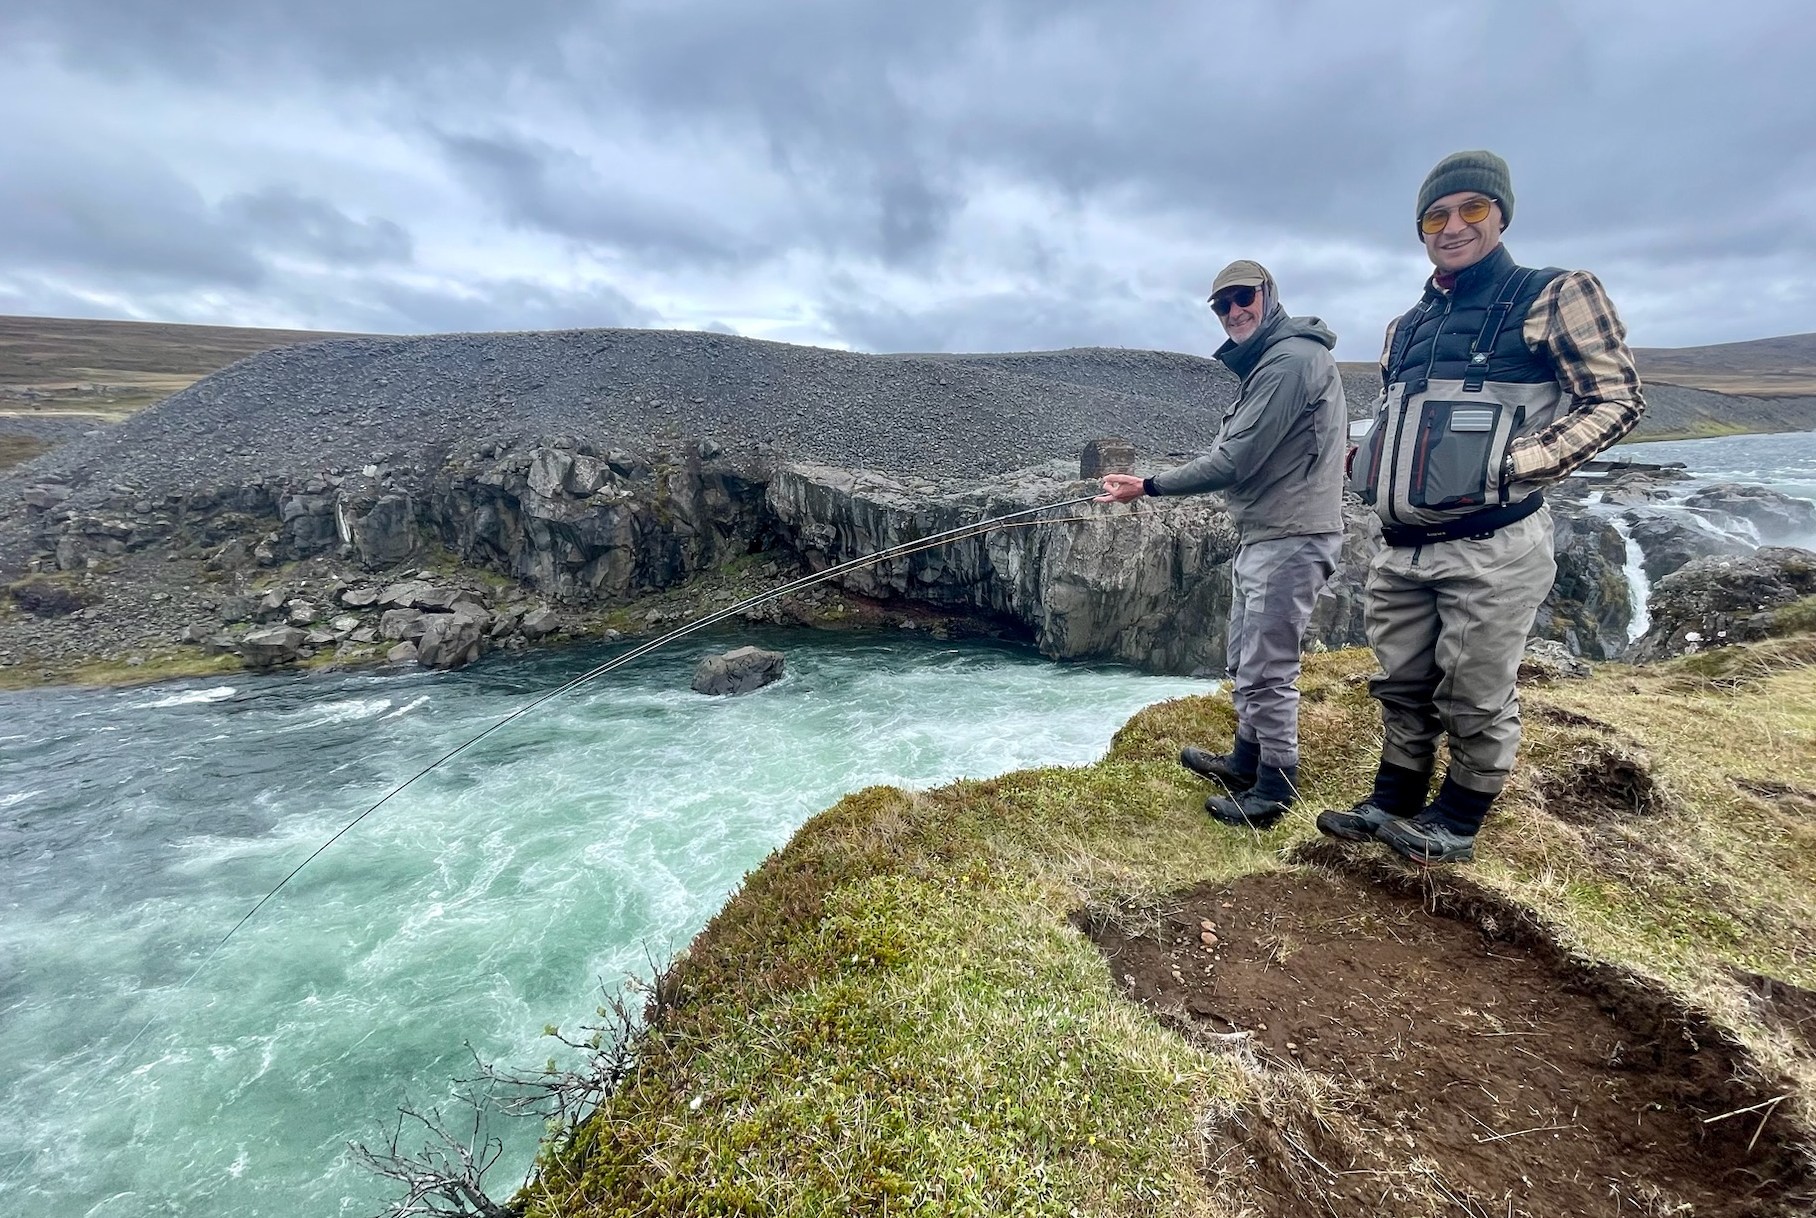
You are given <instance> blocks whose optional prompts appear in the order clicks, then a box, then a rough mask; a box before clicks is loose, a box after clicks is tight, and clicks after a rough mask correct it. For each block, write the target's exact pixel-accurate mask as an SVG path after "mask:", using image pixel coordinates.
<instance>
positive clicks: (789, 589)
mask: <svg viewBox="0 0 1816 1218" xmlns="http://www.w3.org/2000/svg"><path fill="white" fill-rule="evenodd" d="M1096 498H1097V496H1096V495H1095V494H1091V495H1080V496H1079V497H1078V498H1076V499H1062V500H1060V501H1059V502H1057V503H1045V504H1041V505H1039V506H1038V507H1031V508H1023V509H1021V510H1020V511H1015V512H1008V513H1006V514H1004V515H1001V516H993V517H991V518H990V519H988V520H979V521H974V522H973V523H971V524H964V525H958V526H956V527H954V528H950V529H947V530H945V531H944V532H940V533H933V534H930V535H928V536H926V537H920V538H916V539H914V540H912V541H905V542H901V543H899V544H897V545H894V546H890V547H888V548H887V549H883V550H878V551H876V552H874V553H871V554H866V555H862V556H860V557H858V558H851V559H847V560H845V561H844V562H841V563H837V564H835V565H833V566H830V567H827V568H826V569H825V570H823V571H816V572H814V573H813V574H811V575H804V576H802V577H801V578H799V579H796V580H792V581H790V582H789V583H786V584H783V585H782V586H780V587H778V588H772V589H770V590H769V591H768V592H761V593H758V594H757V595H755V596H751V597H746V598H745V599H744V600H741V601H738V602H737V603H735V604H732V605H728V606H726V607H725V608H723V609H718V610H715V611H714V612H712V613H709V614H707V615H705V616H704V617H701V618H698V619H696V620H694V621H691V622H688V623H686V624H684V625H681V626H678V627H676V628H675V629H673V630H670V631H669V632H668V633H666V634H663V635H660V636H658V637H656V638H654V639H650V640H647V641H645V642H643V643H640V644H638V645H637V646H636V647H633V648H631V649H630V650H629V651H626V652H624V653H622V654H620V655H617V656H614V657H612V658H611V659H609V660H607V661H605V662H604V663H603V664H599V665H597V666H595V667H593V668H590V669H588V670H587V671H586V672H583V673H581V674H580V675H579V676H577V677H573V678H571V679H569V680H568V681H566V682H564V683H563V684H561V685H558V686H556V687H555V688H554V689H551V690H549V691H548V692H547V693H543V694H539V695H537V696H536V697H535V698H532V699H531V700H530V701H528V702H526V703H524V704H523V705H522V706H520V707H518V708H517V709H516V710H514V711H511V712H510V713H509V714H507V715H505V716H504V717H503V718H501V719H499V720H498V721H497V722H496V723H493V724H492V725H491V726H489V727H487V728H486V729H485V730H484V731H482V732H480V733H478V734H477V735H475V736H473V737H471V738H469V739H467V740H464V741H462V742H461V743H460V744H458V745H456V746H455V747H454V748H452V749H449V750H448V751H447V752H446V753H443V754H442V755H441V756H440V757H437V758H436V759H435V760H434V761H432V762H430V763H429V764H428V765H426V766H424V767H423V768H422V769H420V770H418V771H417V772H416V773H414V774H412V775H410V777H408V778H406V779H404V781H402V782H401V783H399V784H397V786H395V787H393V788H391V790H389V791H387V792H386V793H385V794H384V796H383V797H381V798H380V799H379V800H378V802H376V803H374V804H373V805H372V806H371V807H369V808H367V809H366V810H365V811H364V812H361V813H360V814H359V815H358V816H356V817H354V818H353V819H352V820H350V821H348V822H347V823H346V824H344V825H342V826H341V827H340V828H339V829H337V830H335V832H334V835H333V836H332V837H330V838H328V840H327V841H325V842H323V843H322V844H321V845H319V846H317V847H316V848H315V849H314V850H313V851H312V852H310V854H309V856H308V857H307V858H305V859H304V860H303V861H302V862H300V863H298V864H297V865H296V866H295V867H293V868H292V869H291V870H290V872H289V874H288V875H286V876H284V878H283V879H281V880H279V881H278V882H277V883H276V884H275V885H274V886H273V887H272V889H271V891H269V892H267V893H266V894H265V895H264V896H262V897H260V898H259V900H258V903H257V904H255V905H254V906H253V907H252V908H251V909H249V910H247V911H246V915H245V916H244V917H242V918H241V919H240V920H239V921H238V922H236V923H234V924H233V926H232V928H231V929H229V930H228V932H227V933H226V934H224V935H222V936H221V938H220V941H219V942H217V943H216V944H215V945H214V947H213V948H211V949H210V950H209V952H208V954H207V955H206V956H204V957H203V958H202V962H201V963H200V964H198V965H196V967H195V970H194V971H193V972H191V973H190V974H189V976H188V977H187V978H186V979H185V980H184V981H183V984H182V985H181V986H179V987H178V988H179V989H184V988H187V987H188V985H189V984H190V982H193V981H194V980H195V979H196V977H197V976H199V975H200V974H201V972H202V970H203V969H204V968H207V967H208V964H209V962H210V961H212V960H213V959H214V958H215V956H216V955H217V954H219V952H220V950H221V949H222V948H223V947H225V946H227V941H228V940H229V939H231V938H233V936H234V935H235V934H237V933H238V932H239V930H240V928H241V927H243V926H245V925H246V923H248V922H250V921H252V919H253V917H254V916H255V915H256V914H257V913H258V911H259V910H261V909H263V908H264V907H265V905H266V903H267V902H269V901H270V900H271V899H272V898H273V897H275V896H277V894H278V893H279V892H280V891H281V890H282V889H283V888H284V886H285V885H286V884H288V883H290V881H291V880H293V879H295V878H296V876H297V874H298V873H299V872H301V871H302V870H303V868H305V867H307V866H308V865H309V864H310V863H312V862H314V861H315V860H316V859H317V858H319V857H320V856H321V855H322V853H323V852H324V851H326V850H327V849H328V848H329V847H330V846H332V845H334V843H335V842H337V841H339V840H340V839H341V838H342V837H344V836H346V835H347V834H348V833H349V832H351V831H352V830H353V829H354V828H355V827H356V826H357V825H359V823H360V822H361V821H363V820H365V819H366V818H367V817H368V816H371V815H372V814H373V813H374V812H376V811H378V810H379V809H380V808H382V807H384V806H385V805H386V804H387V803H389V802H391V800H392V799H394V798H396V797H397V796H398V795H401V794H402V793H403V792H404V791H405V790H407V789H408V788H409V787H410V786H411V784H413V783H415V782H416V781H417V780H418V779H419V778H423V777H425V776H426V775H428V774H430V773H432V772H434V771H435V770H437V769H439V768H440V767H441V766H443V765H445V764H447V763H448V762H449V761H452V760H453V759H454V758H455V757H458V756H459V755H460V754H461V753H464V752H465V751H466V750H467V749H469V748H471V747H472V746H474V745H475V744H478V743H479V742H480V741H481V740H484V739H485V738H486V737H487V736H490V735H491V734H492V733H493V732H495V731H497V730H498V729H499V728H501V727H504V726H505V725H506V724H509V723H511V722H513V721H514V720H516V719H519V718H521V717H523V716H524V715H526V714H528V713H529V712H531V711H533V710H535V709H536V708H537V707H538V706H541V705H542V704H543V703H544V702H547V701H549V700H550V699H553V698H558V697H560V696H561V695H562V694H565V693H569V692H571V691H573V690H575V689H578V688H579V687H580V686H582V685H584V684H586V683H587V682H588V681H591V680H593V679H595V678H597V677H602V676H604V675H605V674H607V673H610V672H614V671H616V670H617V669H620V668H623V667H624V666H625V665H627V664H630V663H633V662H635V661H636V660H639V659H641V658H642V657H644V656H646V655H648V654H650V653H651V652H652V651H656V650H658V649H660V648H662V647H666V646H667V645H668V644H670V643H672V642H674V641H675V640H676V639H679V638H683V637H685V636H686V635H690V634H692V633H694V632H695V631H697V630H704V629H706V628H707V627H708V626H715V625H717V624H719V623H720V622H723V621H725V620H726V619H727V618H731V617H735V616H737V615H738V614H740V613H744V612H746V611H748V610H751V609H754V608H756V607H757V606H759V605H764V604H767V603H769V602H770V601H773V600H777V599H779V598H781V597H784V596H788V595H791V594H793V593H795V592H799V591H801V590H803V589H806V588H810V587H813V586H814V585H815V584H821V583H825V582H826V581H827V580H830V579H836V578H837V577H838V576H840V575H844V574H847V573H849V572H851V571H856V570H859V569H861V568H863V567H868V566H874V565H875V564H877V563H881V562H888V561H890V560H892V559H897V558H908V557H911V556H913V555H915V554H919V553H921V552H922V551H925V550H931V549H935V548H937V547H939V546H943V545H950V544H952V543H953V542H957V541H966V540H969V539H970V538H973V537H981V536H983V535H984V534H986V533H991V532H995V531H996V530H998V529H1003V528H1014V527H1026V526H1027V525H1030V524H1040V523H1052V524H1058V523H1063V522H1062V521H1058V520H1055V521H1036V520H1031V519H1028V518H1029V517H1033V516H1038V515H1039V514H1040V513H1042V512H1050V511H1054V510H1056V509H1059V508H1067V507H1075V506H1077V505H1078V504H1081V503H1090V502H1092V501H1093V500H1095V499H1096ZM1065 519H1066V520H1095V519H1106V520H1114V519H1117V517H1115V516H1107V517H1096V516H1070V517H1066V518H1065ZM1015 522H1019V523H1015ZM134 1039H135V1040H137V1037H135V1038H134ZM130 1047H131V1046H128V1048H130Z"/></svg>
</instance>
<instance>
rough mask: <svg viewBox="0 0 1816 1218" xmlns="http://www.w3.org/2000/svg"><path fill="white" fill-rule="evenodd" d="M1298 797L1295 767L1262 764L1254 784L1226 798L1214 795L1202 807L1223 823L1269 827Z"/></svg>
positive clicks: (1297, 769) (1255, 827) (1276, 822)
mask: <svg viewBox="0 0 1816 1218" xmlns="http://www.w3.org/2000/svg"><path fill="white" fill-rule="evenodd" d="M1298 797H1299V767H1298V766H1296V765H1294V766H1287V767H1286V768H1285V769H1278V768H1276V767H1274V766H1271V765H1264V766H1259V767H1257V769H1256V772H1255V785H1254V786H1252V787H1249V788H1248V789H1246V790H1244V791H1241V792H1238V793H1237V794H1234V795H1231V796H1227V797H1225V796H1221V795H1213V796H1212V797H1211V798H1209V799H1207V800H1205V801H1204V810H1205V811H1206V812H1209V813H1210V814H1211V815H1212V816H1213V817H1214V818H1216V819H1217V820H1219V821H1222V822H1223V823H1224V824H1226V825H1246V826H1248V827H1249V828H1252V829H1272V828H1273V827H1274V826H1275V825H1276V824H1278V823H1279V821H1280V818H1281V817H1282V816H1285V815H1286V814H1287V813H1288V812H1290V811H1291V810H1292V807H1293V801H1294V800H1295V799H1297V798H1298Z"/></svg>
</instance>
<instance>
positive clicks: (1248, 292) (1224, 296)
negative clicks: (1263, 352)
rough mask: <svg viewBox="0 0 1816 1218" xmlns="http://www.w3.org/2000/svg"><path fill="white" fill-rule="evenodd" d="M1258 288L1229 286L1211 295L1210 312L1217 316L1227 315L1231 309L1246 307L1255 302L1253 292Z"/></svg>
mask: <svg viewBox="0 0 1816 1218" xmlns="http://www.w3.org/2000/svg"><path fill="white" fill-rule="evenodd" d="M1258 291H1260V289H1259V288H1255V287H1249V286H1246V285H1245V286H1243V287H1239V288H1230V289H1229V290H1228V291H1225V292H1219V293H1217V295H1215V296H1213V297H1211V312H1213V313H1215V314H1216V315H1217V316H1219V317H1228V316H1229V313H1230V310H1231V309H1246V308H1248V307H1249V306H1250V305H1252V304H1254V303H1255V293H1256V292H1258Z"/></svg>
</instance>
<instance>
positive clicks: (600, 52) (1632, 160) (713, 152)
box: [0, 0, 1816, 359]
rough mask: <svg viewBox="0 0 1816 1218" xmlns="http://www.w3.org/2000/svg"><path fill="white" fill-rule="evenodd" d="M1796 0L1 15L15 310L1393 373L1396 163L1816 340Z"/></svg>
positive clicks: (652, 0) (1515, 233) (334, 3)
mask: <svg viewBox="0 0 1816 1218" xmlns="http://www.w3.org/2000/svg"><path fill="white" fill-rule="evenodd" d="M1813 75H1816V10H1812V9H1811V7H1810V5H1809V4H1808V2H1807V0H1785V2H1783V3H1775V2H1770V0H1762V2H1753V0H1728V2H1726V3H1708V2H1706V0H1705V2H1698V3H1684V2H1678V0H1632V2H1620V3H1614V2H1608V3H1603V2H1597V0H1569V3H1564V2H1562V0H1517V2H1514V0H1509V2H1507V3H1500V4H1480V5H1471V4H1462V3H1450V2H1434V0H1419V2H1418V3H1398V2H1396V3H1379V2H1371V3H1356V2H1354V0H1331V2H1324V0H1264V2H1262V0H1257V2H1252V3H1250V2H1226V0H1171V2H1165V0H1151V2H1145V3H1144V2H1138V0H1099V2H1085V0H902V2H899V3H883V2H880V0H878V2H870V3H866V2H864V0H637V2H619V3H614V2H611V0H599V2H590V3H589V2H582V0H509V2H508V3H506V2H501V0H358V2H349V0H284V2H282V3H279V2H277V0H0V313H28V314H39V315H49V316H79V317H126V318H140V319H147V320H160V321H189V322H207V323H219V324H229V325H257V326H294V327H305V328H317V329H340V330H370V331H385V332H397V333H414V332H428V331H444V330H511V329H544V328H557V327H570V326H615V325H631V326H665V327H683V328H693V329H706V328H712V329H720V330H726V331H731V332H736V333H739V334H745V335H750V336H752V337H761V338H775V339H782V340H787V341H793V342H808V343H818V344H824V345H831V346H842V347H852V348H857V349H861V350H873V351H903V350H951V351H962V350H1010V349H1030V348H1047V347H1064V346H1075V345H1110V346H1127V347H1159V348H1168V349H1173V350H1181V351H1193V352H1199V353H1208V352H1209V351H1210V350H1212V349H1213V348H1214V347H1215V346H1216V344H1217V342H1218V341H1220V340H1221V334H1220V332H1219V331H1218V330H1217V329H1216V327H1215V325H1214V321H1213V319H1212V317H1211V316H1210V313H1209V311H1208V310H1207V309H1206V308H1205V307H1204V303H1203V301H1204V296H1205V294H1206V292H1207V291H1208V289H1209V285H1210V281H1211V278H1212V276H1213V275H1214V274H1215V272H1216V270H1217V268H1218V267H1219V266H1221V265H1222V264H1223V263H1224V262H1226V261H1229V260H1230V259H1232V258H1238V257H1253V258H1258V259H1260V260H1262V261H1263V262H1265V263H1267V264H1268V266H1270V267H1271V268H1272V269H1273V271H1274V273H1275V275H1276V277H1277V278H1278V279H1279V281H1280V283H1281V289H1282V296H1283V298H1284V300H1285V303H1286V305H1287V307H1288V308H1289V309H1290V310H1292V311H1293V312H1295V313H1313V314H1317V315H1320V316H1322V317H1323V318H1325V320H1326V321H1327V322H1328V323H1329V324H1330V325H1331V326H1332V327H1333V328H1334V329H1335V330H1336V331H1337V333H1338V335H1339V336H1340V343H1339V347H1338V354H1339V356H1341V357H1342V358H1346V359H1369V358H1373V357H1374V356H1375V355H1376V354H1377V353H1378V349H1379V342H1380V333H1381V329H1382V326H1383V325H1384V323H1385V322H1386V321H1387V319H1388V318H1389V317H1390V316H1392V315H1393V314H1395V313H1397V312H1399V311H1400V310H1402V309H1404V308H1406V307H1408V306H1409V305H1410V304H1411V303H1412V301H1413V300H1414V299H1415V298H1416V295H1417V292H1418V289H1419V286H1420V281H1421V279H1422V277H1423V275H1424V273H1425V272H1426V271H1427V270H1428V269H1429V266H1428V264H1427V263H1425V261H1424V257H1423V252H1422V250H1421V248H1420V246H1419V244H1418V242H1417V239H1416V236H1415V234H1414V231H1413V208H1414V201H1415V195H1416V192H1417V189H1418V185H1419V182H1420V180H1421V179H1422V178H1423V177H1424V175H1425V173H1426V171H1427V170H1428V169H1429V168H1430V167H1431V165H1432V164H1433V163H1434V162H1435V161H1436V160H1437V159H1438V158H1439V157H1441V156H1443V155H1444V154H1445V153H1448V152H1451V151H1454V150H1456V149H1460V148H1477V147H1486V148H1491V149H1493V150H1495V151H1497V152H1499V153H1500V154H1501V155H1503V156H1504V157H1506V158H1507V160H1508V161H1509V162H1510V164H1511V165H1512V168H1513V183H1514V192H1515V196H1516V203H1515V218H1514V223H1513V225H1512V227H1511V229H1510V230H1509V232H1508V235H1507V240H1508V245H1509V247H1510V249H1511V250H1512V251H1513V253H1514V254H1515V256H1516V257H1518V258H1519V259H1520V260H1521V261H1523V262H1526V263H1528V264H1531V265H1545V264H1552V265H1562V266H1567V267H1584V268H1587V269H1589V270H1592V271H1595V272H1596V273H1597V274H1599V275H1600V276H1601V277H1602V279H1603V281H1604V282H1605V283H1606V284H1607V285H1608V287H1609V290H1610V292H1611V294H1612V295H1613V297H1614V299H1615V302H1616V304H1617V305H1618V306H1619V308H1620V309H1621V311H1622V314H1623V315H1624V317H1625V318H1626V321H1627V323H1628V326H1629V329H1630V332H1631V338H1632V341H1633V342H1634V343H1635V345H1641V346H1678V345H1686V344H1697V343H1706V342H1725V341H1731V340H1737V339H1746V338H1758V337H1765V336H1767V335H1774V334H1785V333H1798V332H1805V331H1816V139H1813V138H1812V135H1811V133H1812V132H1816V84H1812V76H1813Z"/></svg>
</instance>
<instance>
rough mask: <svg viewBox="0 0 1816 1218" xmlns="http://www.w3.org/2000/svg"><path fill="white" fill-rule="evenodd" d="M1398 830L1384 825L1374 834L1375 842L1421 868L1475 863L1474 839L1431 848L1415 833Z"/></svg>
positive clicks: (1396, 827) (1427, 842)
mask: <svg viewBox="0 0 1816 1218" xmlns="http://www.w3.org/2000/svg"><path fill="white" fill-rule="evenodd" d="M1396 830H1399V826H1397V825H1385V826H1383V827H1382V829H1381V831H1380V832H1379V833H1377V834H1375V840H1376V841H1379V842H1381V843H1382V844H1383V845H1385V846H1387V847H1388V848H1389V849H1390V850H1392V851H1393V852H1394V853H1395V854H1398V855H1400V856H1401V857H1403V858H1405V859H1407V860H1408V861H1409V862H1413V863H1417V864H1418V865H1419V866H1421V867H1435V866H1438V865H1440V864H1443V863H1472V862H1474V861H1475V839H1474V838H1473V837H1472V838H1469V839H1467V840H1463V841H1458V842H1457V843H1455V844H1454V845H1446V846H1439V847H1435V848H1434V847H1433V845H1432V844H1431V843H1430V842H1429V841H1427V840H1426V839H1425V838H1423V837H1421V836H1419V835H1418V834H1416V833H1407V832H1404V831H1396Z"/></svg>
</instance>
